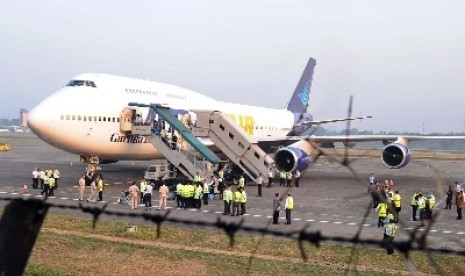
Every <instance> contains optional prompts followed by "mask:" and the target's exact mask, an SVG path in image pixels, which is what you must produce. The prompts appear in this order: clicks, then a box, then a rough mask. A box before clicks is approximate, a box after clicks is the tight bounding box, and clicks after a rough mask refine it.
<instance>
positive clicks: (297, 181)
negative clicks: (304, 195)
mask: <svg viewBox="0 0 465 276" xmlns="http://www.w3.org/2000/svg"><path fill="white" fill-rule="evenodd" d="M299 180H300V178H296V179H295V187H296V188H299V187H300V182H299Z"/></svg>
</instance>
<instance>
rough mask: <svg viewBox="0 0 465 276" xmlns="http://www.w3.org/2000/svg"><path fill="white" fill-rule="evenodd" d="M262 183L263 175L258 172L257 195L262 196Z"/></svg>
mask: <svg viewBox="0 0 465 276" xmlns="http://www.w3.org/2000/svg"><path fill="white" fill-rule="evenodd" d="M262 185H263V176H262V173H258V177H257V187H258V196H259V197H261V196H262Z"/></svg>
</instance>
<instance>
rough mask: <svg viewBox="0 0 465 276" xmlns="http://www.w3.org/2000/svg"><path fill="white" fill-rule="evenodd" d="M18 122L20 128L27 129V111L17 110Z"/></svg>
mask: <svg viewBox="0 0 465 276" xmlns="http://www.w3.org/2000/svg"><path fill="white" fill-rule="evenodd" d="M19 120H20V125H21V127H23V128H27V109H24V108H21V109H19Z"/></svg>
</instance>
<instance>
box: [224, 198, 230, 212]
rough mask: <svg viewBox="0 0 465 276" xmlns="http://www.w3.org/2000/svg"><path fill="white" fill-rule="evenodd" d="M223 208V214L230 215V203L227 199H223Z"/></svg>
mask: <svg viewBox="0 0 465 276" xmlns="http://www.w3.org/2000/svg"><path fill="white" fill-rule="evenodd" d="M223 204H224V210H223V215H230V214H231V204H229V202H228V201H226V200H223Z"/></svg>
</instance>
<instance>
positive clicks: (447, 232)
mask: <svg viewBox="0 0 465 276" xmlns="http://www.w3.org/2000/svg"><path fill="white" fill-rule="evenodd" d="M0 194H11V195H21V196H24V197H36V198H45V197H44V196H43V195H33V194H21V193H18V192H4V191H0ZM48 198H49V199H58V200H72V201H78V200H79V199H78V198H68V197H56V196H49V197H48ZM111 198H118V197H111ZM100 203H108V201H100ZM110 203H111V204H116V205H120V204H121V205H129V203H128V202H124V203H120V202H116V201H111V202H110ZM138 206H140V207H145V205H144V204H139V205H138ZM209 206H210V207H215V205H209ZM155 208H157V207H155ZM167 209H178V210H181V209H182V208H179V207H167ZM157 210H158V209H157ZM187 210H188V211H190V212H202V213H212V214H222V212H221V211H214V210H205V209H204V210H199V209H193V208H189V209H187ZM304 214H307V215H315V214H314V213H304ZM317 215H323V214H317ZM244 216H251V217H255V218H259V217H263V218H266V219H271V218H272V217H273V216H265V215H260V214H255V215H254V214H244ZM332 216H334V217H338V216H341V215H332ZM344 217H345V218H353V216H344ZM279 219H280V220H285V219H286V218H285V217H279ZM292 220H293V221H306V222H320V223H332V224H337V225H342V224H346V225H350V226H358V225H360V223H356V222H343V221H328V220H314V219H303V218H294V219H292ZM362 226H363V227H375V224H369V223H364V224H362ZM401 229H403V230H414V229H415V230H418V231H426V229H425V228H413V227H404V228H401ZM429 232H431V233H442V234H456V235H465V232H463V231H458V232H454V231H451V230H437V229H430V230H429Z"/></svg>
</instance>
